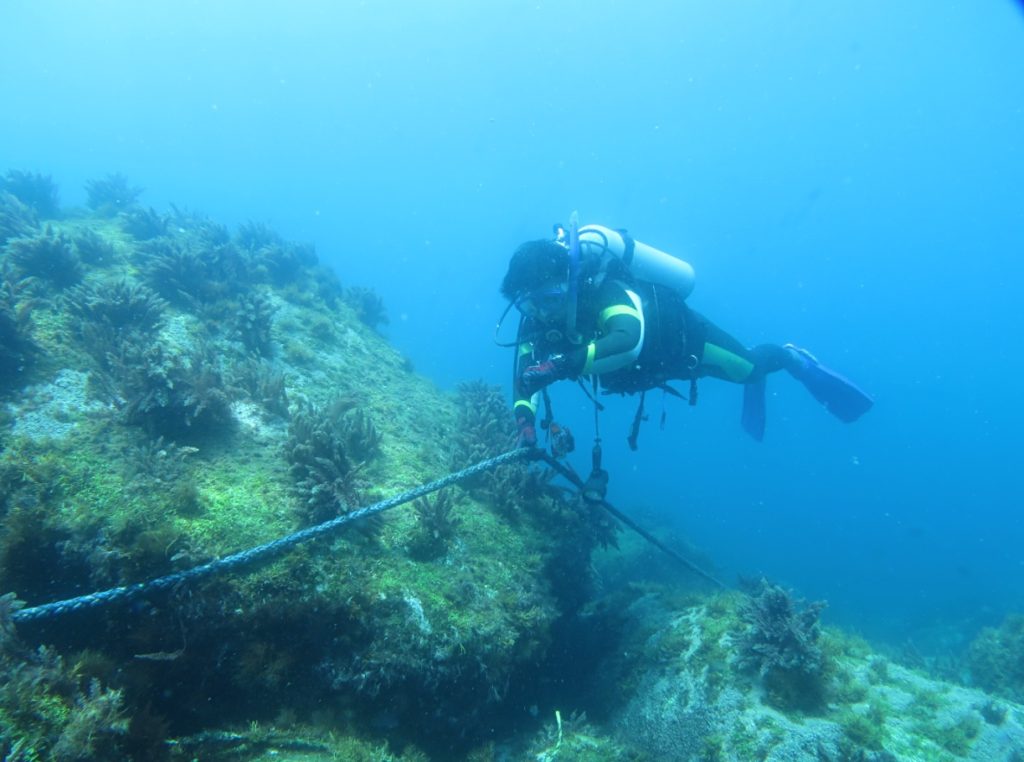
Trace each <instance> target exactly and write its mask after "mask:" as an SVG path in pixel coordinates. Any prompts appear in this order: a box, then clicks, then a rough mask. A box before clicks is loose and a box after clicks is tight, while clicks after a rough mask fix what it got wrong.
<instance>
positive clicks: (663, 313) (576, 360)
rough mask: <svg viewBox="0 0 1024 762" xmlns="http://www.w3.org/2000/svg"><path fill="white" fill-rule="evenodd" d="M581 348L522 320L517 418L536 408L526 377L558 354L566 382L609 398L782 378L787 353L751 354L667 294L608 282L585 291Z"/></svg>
mask: <svg viewBox="0 0 1024 762" xmlns="http://www.w3.org/2000/svg"><path fill="white" fill-rule="evenodd" d="M575 329H576V332H577V333H578V336H577V337H576V341H570V339H569V338H568V337H566V335H565V326H564V325H563V324H561V321H559V322H558V324H544V323H541V322H539V321H537V320H534V319H531V318H524V320H523V322H522V323H521V324H520V330H519V338H518V341H517V344H518V352H517V356H516V363H515V374H514V379H515V401H514V410H515V415H516V417H517V418H525V419H526V420H527V422H529V423H532V422H533V419H534V416H535V414H536V400H535V399H531V397H530V395H528V394H527V393H526V390H525V389H524V388H523V386H522V384H521V382H520V378H521V376H522V372H523V370H525V369H526V368H527V367H529V366H531V365H535V364H537V363H540V362H543V361H544V360H545V359H547V358H548V357H550V356H551V355H554V354H561V355H563V356H564V357H565V360H564V364H563V367H564V370H563V377H577V376H581V375H586V376H589V375H596V376H598V379H599V381H600V383H601V386H602V388H604V389H605V390H607V391H611V392H625V393H632V392H640V391H644V390H647V389H652V388H655V387H658V386H662V385H663V384H665V383H667V382H668V381H670V380H672V379H696V378H701V377H705V376H712V377H714V378H721V379H724V380H726V381H732V382H734V383H739V384H745V383H751V382H753V381H758V380H760V379H761V378H763V377H764V376H765V375H766V374H768V373H772V372H774V371H777V370H782V369H783V368H785V367H787V365H788V364H789V363H791V362H792V361H791V359H790V355H789V353H788V352H787V351H786V350H785V349H784V348H783V347H781V346H779V345H776V344H763V345H760V346H758V347H754V348H753V349H747V348H746V347H744V346H743V344H741V343H740V342H739V341H738V340H736V339H735V338H734V337H732V336H731V335H729V334H728V333H726V332H725V331H723V330H722V329H721V328H719V327H718V326H716V325H715V324H714V323H712V322H711V321H710V320H708V319H707V318H705V317H704V316H703V315H701V314H700V313H699V312H696V311H695V310H692V309H690V308H689V307H688V306H687V305H686V303H685V302H684V301H683V299H682V298H681V297H680V296H679V294H678V293H677V292H676V291H675V290H673V289H670V288H667V287H665V286H657V285H652V284H635V285H634V284H626V283H625V282H623V281H619V280H612V279H606V280H605V281H604V282H603V283H602V285H601V286H600V287H598V288H590V289H584V290H583V291H582V292H581V293H580V296H579V300H578V307H577V311H576V326H575Z"/></svg>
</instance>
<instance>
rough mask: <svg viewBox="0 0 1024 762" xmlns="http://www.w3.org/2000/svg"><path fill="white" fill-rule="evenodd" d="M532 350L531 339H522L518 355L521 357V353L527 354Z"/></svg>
mask: <svg viewBox="0 0 1024 762" xmlns="http://www.w3.org/2000/svg"><path fill="white" fill-rule="evenodd" d="M532 351H533V342H532V341H524V342H523V343H522V344H520V345H519V356H520V357H522V356H523V355H528V354H530V352H532Z"/></svg>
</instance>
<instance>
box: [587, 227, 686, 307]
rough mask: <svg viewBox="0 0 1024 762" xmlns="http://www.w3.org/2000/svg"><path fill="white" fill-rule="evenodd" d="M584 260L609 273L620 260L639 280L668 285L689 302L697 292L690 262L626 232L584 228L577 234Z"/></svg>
mask: <svg viewBox="0 0 1024 762" xmlns="http://www.w3.org/2000/svg"><path fill="white" fill-rule="evenodd" d="M577 236H578V247H579V253H580V257H581V258H582V259H583V260H584V261H587V262H597V263H598V269H599V270H600V271H605V270H606V269H607V267H608V265H609V264H611V263H612V260H618V261H619V262H620V263H621V264H622V265H623V266H624V267H625V268H626V269H627V270H628V271H629V273H630V274H631V275H632V276H633V277H634V278H636V279H637V280H642V281H647V282H648V283H656V284H660V285H662V286H668V287H669V288H672V289H674V290H675V291H677V292H678V293H679V295H680V296H681V297H682V298H683V299H686V298H687V297H688V296H689V295H690V292H692V291H693V284H694V277H695V276H694V272H693V267H692V266H690V264H689V263H688V262H684V261H683V260H681V259H679V258H677V257H673V256H672V255H671V254H666V253H665V252H663V251H659V250H658V249H655V248H654V247H653V246H648V245H647V244H646V243H641V242H640V241H636V240H634V239H633V238H631V237H630V236H629V234H628V233H626V231H624V230H612V229H611V228H606V227H604V226H603V225H584V226H583V227H581V228H579V230H578V232H577Z"/></svg>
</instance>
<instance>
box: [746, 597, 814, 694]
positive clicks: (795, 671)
mask: <svg viewBox="0 0 1024 762" xmlns="http://www.w3.org/2000/svg"><path fill="white" fill-rule="evenodd" d="M824 608H825V604H824V603H823V602H821V601H819V602H816V603H811V604H809V605H807V606H805V607H804V608H803V609H802V610H801V609H799V604H798V603H797V602H796V601H794V600H793V598H792V596H791V595H790V594H789V593H788V592H787V591H785V590H783V589H782V588H781V587H779V586H778V585H773V584H771V583H769V582H768V581H767V580H763V579H762V580H761V581H760V582H759V583H758V584H757V587H756V593H755V594H753V595H751V596H749V597H748V598H747V599H746V600H745V601H744V603H743V606H742V607H741V609H740V617H741V618H742V619H743V621H744V622H745V623H746V625H747V628H746V631H745V632H744V633H743V635H742V637H741V638H740V639H739V642H738V643H737V645H738V647H739V658H740V663H741V664H742V665H743V666H744V667H746V668H749V669H752V670H753V671H754V672H755V673H756V674H757V675H758V676H759V677H760V678H761V680H762V681H763V682H764V685H765V689H766V691H767V692H768V696H769V697H770V699H771V700H772V701H773V702H775V703H776V704H778V705H780V706H782V707H784V708H794V709H803V710H812V711H813V710H814V709H817V708H820V707H821V705H822V702H823V701H824V700H825V689H826V686H825V668H826V665H825V655H824V654H823V652H822V650H821V646H820V645H819V639H820V636H821V626H820V623H819V621H818V617H819V616H820V614H821V611H822V609H824Z"/></svg>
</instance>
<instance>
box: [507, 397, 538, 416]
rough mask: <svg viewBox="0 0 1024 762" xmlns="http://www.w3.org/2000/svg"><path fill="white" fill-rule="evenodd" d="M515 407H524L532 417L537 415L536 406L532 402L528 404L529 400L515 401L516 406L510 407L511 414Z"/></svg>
mask: <svg viewBox="0 0 1024 762" xmlns="http://www.w3.org/2000/svg"><path fill="white" fill-rule="evenodd" d="M517 407H525V408H527V409H529V411H530V412H531V413H532V414H533V415H537V406H536V405H534V404H533V403H532V402H530V400H516V404H514V405H513V406H512V411H513V413H514V412H515V409H516V408H517Z"/></svg>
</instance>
